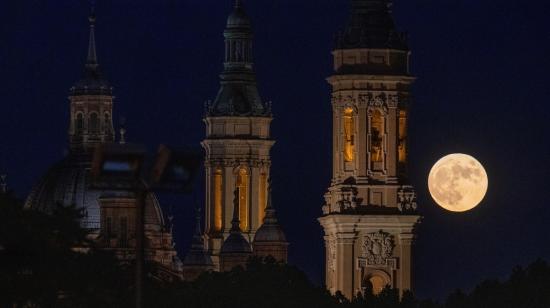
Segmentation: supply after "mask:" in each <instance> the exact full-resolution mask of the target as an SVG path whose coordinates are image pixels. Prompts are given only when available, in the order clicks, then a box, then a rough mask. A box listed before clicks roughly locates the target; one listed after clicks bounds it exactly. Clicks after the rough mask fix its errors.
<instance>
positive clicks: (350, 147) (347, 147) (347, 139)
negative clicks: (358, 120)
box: [344, 108, 355, 162]
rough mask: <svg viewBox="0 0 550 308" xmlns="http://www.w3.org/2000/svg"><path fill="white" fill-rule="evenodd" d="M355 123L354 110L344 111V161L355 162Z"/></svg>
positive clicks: (347, 109)
mask: <svg viewBox="0 0 550 308" xmlns="http://www.w3.org/2000/svg"><path fill="white" fill-rule="evenodd" d="M354 122H355V121H354V120H353V109H351V108H346V109H345V110H344V160H345V161H347V162H350V161H353V158H354V153H353V152H354V148H355V123H354Z"/></svg>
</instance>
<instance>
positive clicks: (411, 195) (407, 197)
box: [397, 186, 417, 212]
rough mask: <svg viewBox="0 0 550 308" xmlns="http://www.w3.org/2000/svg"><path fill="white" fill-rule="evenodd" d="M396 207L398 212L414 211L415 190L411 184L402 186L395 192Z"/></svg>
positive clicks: (415, 206) (415, 205)
mask: <svg viewBox="0 0 550 308" xmlns="http://www.w3.org/2000/svg"><path fill="white" fill-rule="evenodd" d="M397 198H398V200H397V208H398V209H399V211H400V212H414V211H416V208H417V204H416V192H415V191H414V189H413V188H412V186H402V187H401V188H400V189H399V191H398V192H397Z"/></svg>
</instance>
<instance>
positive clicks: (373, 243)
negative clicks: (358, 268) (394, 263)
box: [361, 230, 395, 265]
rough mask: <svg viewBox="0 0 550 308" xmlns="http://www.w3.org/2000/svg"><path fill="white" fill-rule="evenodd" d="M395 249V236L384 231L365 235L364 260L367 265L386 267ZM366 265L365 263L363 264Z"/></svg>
mask: <svg viewBox="0 0 550 308" xmlns="http://www.w3.org/2000/svg"><path fill="white" fill-rule="evenodd" d="M394 247H395V243H394V239H393V235H391V234H389V233H386V232H383V231H382V230H380V231H378V232H374V233H369V234H367V235H365V237H364V239H363V245H362V247H361V249H362V258H363V259H364V260H366V264H367V265H386V260H387V259H388V258H390V257H391V255H392V253H393V248H394ZM363 263H364V262H363Z"/></svg>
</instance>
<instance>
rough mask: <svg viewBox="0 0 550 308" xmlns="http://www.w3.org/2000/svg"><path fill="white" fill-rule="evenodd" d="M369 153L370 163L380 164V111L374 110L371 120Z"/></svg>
mask: <svg viewBox="0 0 550 308" xmlns="http://www.w3.org/2000/svg"><path fill="white" fill-rule="evenodd" d="M370 135H371V140H370V153H371V161H372V162H381V161H382V158H383V156H384V153H383V138H382V137H383V135H384V117H383V116H382V112H380V110H375V111H374V112H373V113H372V118H371V130H370Z"/></svg>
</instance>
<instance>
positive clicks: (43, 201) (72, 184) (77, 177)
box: [25, 155, 164, 230]
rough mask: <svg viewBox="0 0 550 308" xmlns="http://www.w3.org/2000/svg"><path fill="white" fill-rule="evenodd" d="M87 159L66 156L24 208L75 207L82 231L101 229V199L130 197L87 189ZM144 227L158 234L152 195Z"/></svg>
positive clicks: (159, 214)
mask: <svg viewBox="0 0 550 308" xmlns="http://www.w3.org/2000/svg"><path fill="white" fill-rule="evenodd" d="M90 165H91V163H90V159H89V157H88V158H86V157H81V156H77V155H69V156H67V157H66V158H65V159H63V160H62V161H60V162H58V163H57V164H55V165H53V166H52V167H51V168H50V169H49V170H48V172H47V173H46V175H45V176H44V177H43V178H42V179H41V180H40V181H39V182H38V184H37V185H35V186H34V188H33V189H32V191H31V193H30V194H29V196H28V197H27V200H26V201H25V208H27V209H35V210H38V211H43V212H47V213H48V212H52V211H53V209H54V207H55V206H56V204H61V205H65V206H69V205H73V204H74V205H75V206H76V207H77V208H81V209H83V215H84V217H83V218H82V220H81V225H82V227H84V228H86V229H100V227H101V215H100V205H99V198H100V197H107V196H109V197H112V196H121V197H128V196H132V193H131V192H125V191H106V190H95V189H92V188H90V182H91V179H90V174H89V170H90ZM145 223H146V225H147V226H148V228H153V229H154V230H161V228H162V227H163V226H164V219H163V216H162V211H161V208H160V205H159V202H158V200H157V198H156V196H155V194H153V193H151V194H149V195H148V196H147V200H146V205H145Z"/></svg>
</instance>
